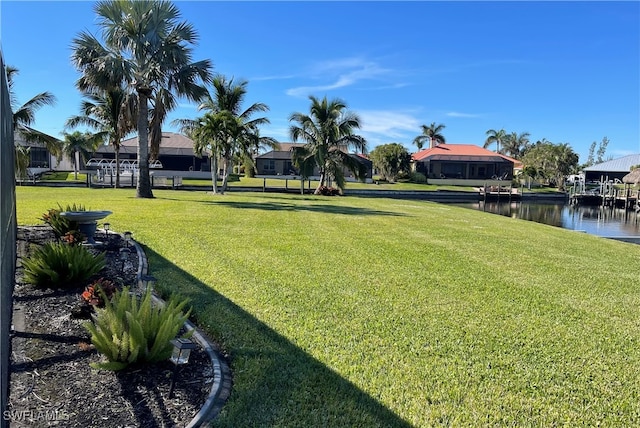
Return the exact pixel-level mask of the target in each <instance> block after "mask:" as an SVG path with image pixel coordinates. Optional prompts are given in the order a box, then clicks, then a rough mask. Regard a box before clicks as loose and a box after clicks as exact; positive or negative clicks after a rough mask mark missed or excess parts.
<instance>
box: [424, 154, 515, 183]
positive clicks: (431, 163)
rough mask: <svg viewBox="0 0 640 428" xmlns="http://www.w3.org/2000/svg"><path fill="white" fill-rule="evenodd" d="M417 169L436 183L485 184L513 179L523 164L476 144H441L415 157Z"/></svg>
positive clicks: (429, 180) (431, 181)
mask: <svg viewBox="0 0 640 428" xmlns="http://www.w3.org/2000/svg"><path fill="white" fill-rule="evenodd" d="M412 163H413V170H414V171H416V172H420V173H422V174H424V175H425V176H426V177H427V181H428V182H429V183H432V184H464V185H472V186H474V185H482V184H484V183H485V182H486V181H493V180H498V181H503V180H512V179H513V176H514V171H515V170H516V169H519V168H522V164H521V162H520V161H518V160H516V159H513V158H511V157H509V156H505V155H503V154H500V153H496V152H492V151H490V150H487V149H484V148H482V147H479V146H476V145H474V144H439V145H436V146H434V147H431V148H428V149H424V150H421V151H419V152H417V153H414V154H413V156H412Z"/></svg>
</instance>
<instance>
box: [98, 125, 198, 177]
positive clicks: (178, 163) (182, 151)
mask: <svg viewBox="0 0 640 428" xmlns="http://www.w3.org/2000/svg"><path fill="white" fill-rule="evenodd" d="M137 157H138V137H137V136H136V137H132V138H128V139H126V140H122V142H121V143H120V162H121V163H122V162H127V161H129V162H131V161H134V160H136V159H137ZM91 158H92V159H91V163H92V164H98V163H99V162H100V161H101V160H103V159H106V160H111V159H115V151H114V149H113V146H111V145H103V146H100V147H99V148H98V149H97V150H96V151H95V152H94V153H93V155H92V157H91ZM158 160H159V161H160V164H161V165H162V168H163V169H165V170H172V171H209V170H210V169H211V166H210V164H209V156H208V154H206V153H204V154H203V155H202V157H201V158H200V157H198V156H197V155H196V153H195V152H194V151H193V140H191V139H190V138H188V137H186V136H184V135H182V134H177V133H174V132H163V133H162V140H161V142H160V152H159V154H158Z"/></svg>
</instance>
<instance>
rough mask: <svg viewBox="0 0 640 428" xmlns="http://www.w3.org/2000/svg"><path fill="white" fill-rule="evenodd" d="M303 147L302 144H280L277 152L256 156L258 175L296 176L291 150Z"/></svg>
mask: <svg viewBox="0 0 640 428" xmlns="http://www.w3.org/2000/svg"><path fill="white" fill-rule="evenodd" d="M303 146H304V144H294V143H280V144H279V147H278V150H271V151H270V152H267V153H264V154H262V155H259V156H256V170H257V172H258V175H298V170H297V169H296V168H294V166H293V161H292V156H293V149H294V148H296V147H303Z"/></svg>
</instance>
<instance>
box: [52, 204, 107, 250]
mask: <svg viewBox="0 0 640 428" xmlns="http://www.w3.org/2000/svg"><path fill="white" fill-rule="evenodd" d="M109 214H111V211H63V212H61V213H60V215H61V216H62V217H64V218H66V219H68V220H71V221H75V222H77V223H78V229H79V230H80V232H82V234H83V235H84V236H86V237H87V244H89V245H92V246H93V245H97V243H96V241H95V240H94V239H93V237H94V236H95V233H96V229H97V227H98V220H100V219H103V218H105V217H106V216H108V215H109Z"/></svg>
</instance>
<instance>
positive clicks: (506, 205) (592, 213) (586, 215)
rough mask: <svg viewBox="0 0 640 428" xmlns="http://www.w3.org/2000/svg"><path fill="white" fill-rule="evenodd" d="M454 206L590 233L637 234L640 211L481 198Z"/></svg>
mask: <svg viewBox="0 0 640 428" xmlns="http://www.w3.org/2000/svg"><path fill="white" fill-rule="evenodd" d="M454 205H457V206H461V207H465V208H473V209H477V210H480V211H485V212H489V213H493V214H500V215H503V216H506V217H512V218H519V219H523V220H530V221H535V222H538V223H544V224H549V225H552V226H557V227H563V228H565V229H572V230H581V231H584V232H586V233H589V234H592V235H598V236H640V214H637V213H636V212H635V211H633V210H625V209H622V208H610V207H601V206H584V205H582V206H572V205H567V204H554V203H537V202H484V201H478V202H469V203H460V204H454Z"/></svg>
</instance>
